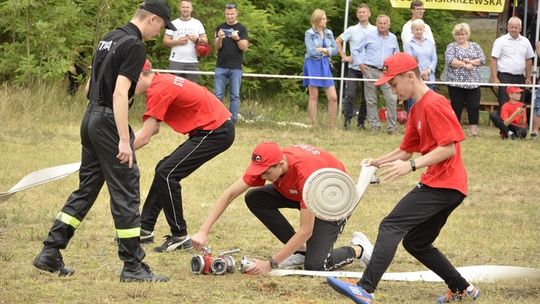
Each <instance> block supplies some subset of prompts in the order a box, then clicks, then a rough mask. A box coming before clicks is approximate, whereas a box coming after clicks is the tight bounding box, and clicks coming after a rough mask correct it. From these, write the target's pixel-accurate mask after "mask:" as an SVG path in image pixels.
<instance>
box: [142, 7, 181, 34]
mask: <svg viewBox="0 0 540 304" xmlns="http://www.w3.org/2000/svg"><path fill="white" fill-rule="evenodd" d="M139 8H140V9H143V10H145V11H149V12H150V13H153V14H156V15H158V16H159V17H161V19H163V21H165V27H166V28H168V29H170V30H173V31H176V27H175V26H174V25H173V24H172V23H171V9H170V8H169V6H168V5H167V3H166V2H165V0H146V1H144V2H143V3H142V4H141V5H140V6H139Z"/></svg>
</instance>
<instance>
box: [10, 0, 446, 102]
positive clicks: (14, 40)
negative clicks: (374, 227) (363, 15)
mask: <svg viewBox="0 0 540 304" xmlns="http://www.w3.org/2000/svg"><path fill="white" fill-rule="evenodd" d="M167 2H168V3H169V5H170V7H171V10H172V17H173V18H176V17H178V15H179V11H178V2H179V1H178V0H168V1H167ZM235 2H236V4H237V6H238V10H239V16H238V20H239V21H240V22H242V23H243V24H244V25H245V26H246V27H247V28H248V32H249V42H250V45H249V49H248V51H247V52H246V53H245V58H244V59H245V60H244V69H245V72H252V73H263V74H290V75H300V74H301V73H302V66H303V62H304V54H305V46H304V32H305V31H306V30H307V29H308V28H309V27H310V26H311V25H310V23H309V18H310V15H311V13H312V12H313V10H314V9H316V8H322V9H324V10H325V11H326V14H327V16H328V19H329V23H328V27H329V28H330V29H331V30H332V31H333V32H334V35H335V37H338V36H339V35H340V34H341V33H342V32H343V18H344V15H345V12H344V10H345V1H323V0H257V1H253V0H239V1H235ZM367 2H368V3H369V5H370V6H371V10H372V16H371V23H373V24H374V23H375V19H376V16H377V15H379V14H386V15H389V16H390V17H391V20H392V27H391V31H392V32H394V33H395V34H396V35H398V36H399V33H400V32H401V26H402V24H403V23H404V22H405V21H406V20H408V19H409V18H410V11H409V10H408V9H392V8H390V4H389V3H388V2H386V1H375V0H371V1H367ZM136 3H137V1H135V2H134V1H127V0H117V1H113V0H47V1H46V0H6V1H3V2H2V3H0V15H1V16H2V18H0V53H1V54H2V56H1V57H0V80H4V81H6V80H7V81H15V82H17V83H20V84H24V83H30V82H32V81H34V80H36V79H39V80H59V79H61V78H62V77H64V74H65V72H67V71H68V69H69V66H70V65H71V64H72V63H73V62H75V61H77V62H78V63H79V64H81V65H82V66H85V67H88V66H89V65H90V62H91V57H92V52H93V48H94V46H95V45H96V44H97V42H98V41H99V39H100V38H101V36H103V35H104V34H105V33H106V32H108V31H110V30H112V29H114V28H116V27H118V26H121V25H123V24H125V23H127V22H128V21H129V20H130V19H131V17H132V16H133V14H134V12H135V10H136V8H137V4H136ZM223 5H224V2H223V1H222V0H194V1H193V16H194V17H195V18H197V19H199V20H201V22H202V23H203V24H204V26H205V29H206V33H207V36H208V38H209V40H210V42H211V44H212V46H213V40H214V39H213V37H214V29H215V27H216V26H217V25H218V24H220V23H222V22H224V20H225V16H224V13H223V9H224V6H223ZM355 5H356V4H355V3H351V5H350V11H349V22H348V24H349V25H353V24H355V23H356V22H357V19H356V16H355V12H356V6H355ZM455 20H456V18H455V16H454V15H453V14H451V13H449V12H447V11H435V10H429V11H428V12H426V22H428V24H430V26H431V27H432V30H433V32H434V33H436V34H435V35H436V39H437V47H438V53H439V54H442V53H443V52H444V48H445V46H446V44H447V43H448V42H449V41H451V40H452V37H451V35H450V31H451V27H452V26H453V24H454V23H455V22H456V21H455ZM146 46H147V50H148V56H149V57H150V58H151V59H152V62H153V63H154V66H155V67H159V68H165V67H167V66H168V57H169V54H170V49H169V48H167V47H165V46H164V45H163V43H162V37H158V38H156V39H154V40H152V41H147V42H146ZM215 54H216V51H215V49H214V53H213V55H211V56H208V57H206V58H203V59H201V62H200V66H201V70H203V71H213V70H214V67H215V63H216V57H215V56H216V55H215ZM338 61H339V59H338V58H337V57H334V62H338ZM441 64H442V61H441ZM338 66H339V65H338ZM338 73H339V71H338ZM336 75H338V74H336ZM201 79H202V82H203V84H205V85H207V86H209V87H212V86H213V79H212V77H209V76H204V77H202V78H201ZM302 91H303V90H302V86H301V81H300V80H288V81H284V80H280V79H269V78H265V79H258V78H247V77H246V78H244V85H243V89H242V94H243V95H244V96H245V97H256V96H260V94H264V93H268V94H270V93H271V94H272V95H275V94H276V92H280V93H282V94H283V96H297V97H298V96H299V95H298V93H299V92H302ZM301 94H302V93H300V95H301Z"/></svg>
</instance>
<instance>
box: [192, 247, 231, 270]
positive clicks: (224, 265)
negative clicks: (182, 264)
mask: <svg viewBox="0 0 540 304" xmlns="http://www.w3.org/2000/svg"><path fill="white" fill-rule="evenodd" d="M239 251H240V249H232V250H228V251H223V252H220V253H219V255H218V257H217V258H215V259H214V258H213V257H212V250H211V249H210V248H204V249H203V255H195V256H193V257H192V258H191V273H193V274H211V273H212V274H216V275H223V274H226V273H233V272H234V266H235V262H234V258H233V257H232V256H230V255H228V254H231V253H235V252H239Z"/></svg>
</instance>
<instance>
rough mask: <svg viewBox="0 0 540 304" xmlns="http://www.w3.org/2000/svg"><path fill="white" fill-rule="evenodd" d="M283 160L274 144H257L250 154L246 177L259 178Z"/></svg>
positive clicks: (269, 142)
mask: <svg viewBox="0 0 540 304" xmlns="http://www.w3.org/2000/svg"><path fill="white" fill-rule="evenodd" d="M281 159H283V152H281V149H280V148H279V146H278V145H277V144H276V143H275V142H271V141H267V142H262V143H260V144H258V145H257V146H256V147H255V149H254V150H253V153H252V154H251V163H250V164H249V167H248V168H247V170H246V173H247V174H248V175H254V176H259V175H261V174H263V173H264V171H266V170H268V168H270V167H272V166H273V165H277V164H278V163H279V162H280V161H281Z"/></svg>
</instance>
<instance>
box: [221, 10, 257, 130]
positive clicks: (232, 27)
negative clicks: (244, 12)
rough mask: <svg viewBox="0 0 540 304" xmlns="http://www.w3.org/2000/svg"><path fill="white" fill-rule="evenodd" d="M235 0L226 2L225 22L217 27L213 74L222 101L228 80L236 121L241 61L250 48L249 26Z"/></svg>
mask: <svg viewBox="0 0 540 304" xmlns="http://www.w3.org/2000/svg"><path fill="white" fill-rule="evenodd" d="M237 18H238V10H237V8H236V4H227V5H225V22H224V23H222V24H220V25H218V26H217V27H216V30H215V34H214V38H215V46H216V50H217V52H218V54H217V63H216V69H215V75H214V94H215V95H216V96H217V98H219V100H221V101H223V98H224V97H225V87H226V85H227V79H228V80H229V93H230V99H229V102H230V105H229V111H230V112H231V114H232V119H233V122H236V121H237V120H238V112H239V111H240V87H241V86H242V65H243V63H244V52H245V51H246V50H247V49H248V44H249V43H248V31H247V28H246V27H245V26H244V25H243V24H242V23H240V22H238V20H237Z"/></svg>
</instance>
